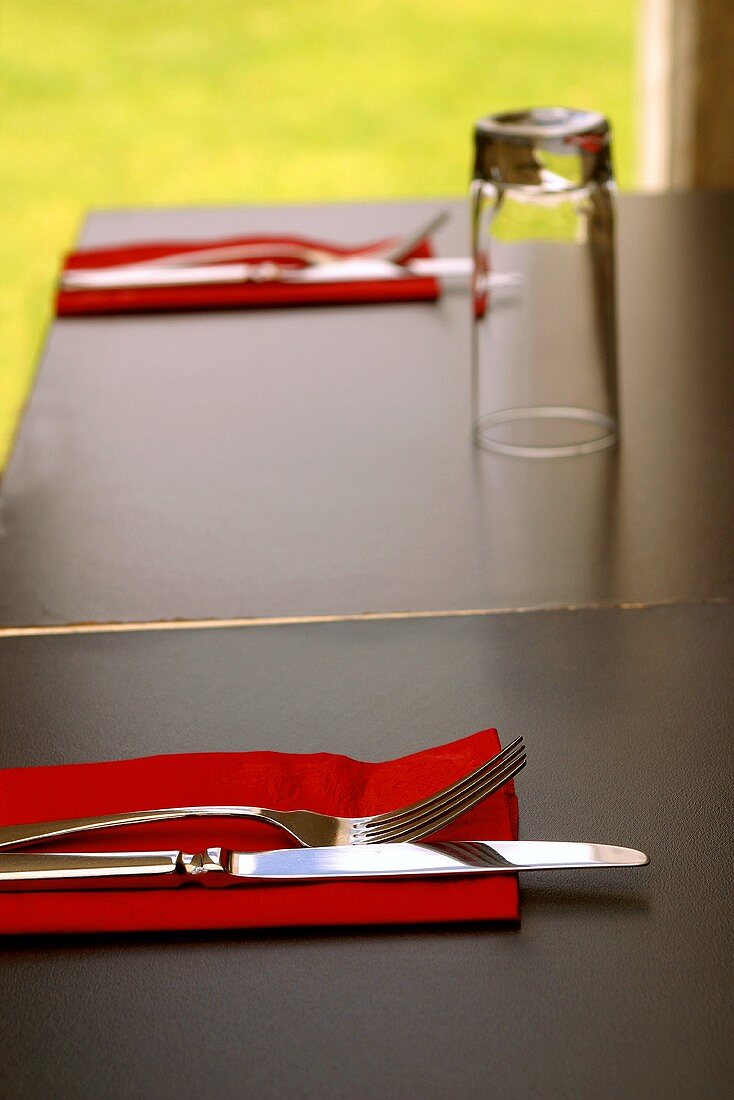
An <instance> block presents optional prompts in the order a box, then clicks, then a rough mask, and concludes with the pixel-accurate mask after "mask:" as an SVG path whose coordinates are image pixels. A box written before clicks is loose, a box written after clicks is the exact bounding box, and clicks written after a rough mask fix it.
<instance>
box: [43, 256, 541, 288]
mask: <svg viewBox="0 0 734 1100" xmlns="http://www.w3.org/2000/svg"><path fill="white" fill-rule="evenodd" d="M473 271H474V261H473V260H472V258H471V257H470V256H431V257H421V258H417V259H414V260H409V261H406V262H405V263H397V262H395V261H391V260H385V259H374V258H372V257H366V258H364V259H351V258H350V259H345V260H335V261H332V262H325V263H319V264H314V265H312V266H311V267H302V268H295V267H287V266H285V265H282V264H277V263H271V262H270V261H263V262H258V263H250V264H248V263H227V264H216V265H210V266H205V265H202V266H199V267H171V268H166V267H161V266H153V265H150V266H146V267H143V265H142V264H141V265H128V266H125V267H108V268H79V269H74V270H70V271H65V272H63V274H62V275H61V278H60V285H61V287H62V289H63V290H133V289H141V288H144V287H174V286H202V285H212V284H219V285H221V284H231V283H273V282H279V283H291V284H313V283H352V282H375V281H383V280H387V281H392V280H396V279H410V278H441V279H461V280H468V279H469V278H470V277H471V275H472V273H473ZM520 282H521V278H520V276H519V275H517V274H492V275H489V276H488V277H487V283H488V286H489V288H490V289H492V288H494V289H497V288H499V287H513V286H518V285H519V284H520Z"/></svg>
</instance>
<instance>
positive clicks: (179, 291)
mask: <svg viewBox="0 0 734 1100" xmlns="http://www.w3.org/2000/svg"><path fill="white" fill-rule="evenodd" d="M381 243H383V242H381V241H375V242H372V244H371V245H361V246H359V247H358V248H357V247H353V248H345V247H344V246H343V245H336V244H332V243H330V242H329V243H327V242H324V241H316V240H313V239H311V238H306V237H234V238H228V239H226V240H216V241H211V240H209V241H164V242H158V243H153V244H132V245H122V246H117V247H114V248H87V249H83V250H80V251H78V252H71V253H69V255H68V256H66V258H65V260H64V270H65V271H72V270H76V269H80V268H98V267H117V266H120V265H121V264H131V263H137V262H141V261H144V260H157V259H162V258H164V257H166V256H171V255H173V254H174V253H178V252H192V253H193V252H204V251H208V250H209V249H210V248H216V247H219V246H226V247H229V246H231V245H241V244H247V245H262V246H263V257H264V258H267V259H268V260H273V261H275V262H282V263H284V264H288V266H290V267H296V268H298V267H304V266H305V264H303V263H299V262H297V261H296V262H294V260H293V258H292V256H289V255H288V254H287V253H285V254H284V255H283V256H282V257H280V258H279V257H278V253H277V249H278V246H279V245H286V246H288V245H291V246H292V245H304V246H306V247H309V248H329V249H331V250H332V251H333V252H334V253H336V257H335V258H337V259H338V258H339V257H342V256H350V255H352V254H353V253H355V252H358V251H359V252H361V251H362V250H363V249H365V248H368V247H373V248H376V247H378V246H379V245H380V244H381ZM432 255H433V253H432V250H431V248H430V245H429V244H428V243H427V242H425V241H424V242H423V243H421V244H420V245H419V246H418V247H417V248H415V249H414V250H413V252H411V253H410V255H409V256H408V257H405V258H406V259H414V258H416V257H427V256H432ZM366 258H367V257H366ZM190 262H191V264H192V266H193V265H195V264H196V259H195V258H192V259H191V261H190ZM212 266H214V265H212ZM439 293H440V288H439V284H438V283H437V281H436V280H435V279H430V278H404V279H385V280H373V281H367V282H361V283H359V282H351V283H349V282H345V283H308V284H298V283H278V282H263V283H246V282H242V283H218V284H217V283H207V284H202V285H200V286H196V285H195V286H171V287H139V288H136V289H128V290H63V289H61V290H59V291H58V294H57V296H56V312H57V314H58V316H60V317H65V316H74V315H77V316H78V315H82V314H90V313H91V314H95V313H166V312H175V311H187V310H206V309H250V308H253V307H256V306H294V305H317V304H321V305H334V304H338V303H343V304H355V303H359V302H423V301H435V300H436V299H437V298H438V296H439Z"/></svg>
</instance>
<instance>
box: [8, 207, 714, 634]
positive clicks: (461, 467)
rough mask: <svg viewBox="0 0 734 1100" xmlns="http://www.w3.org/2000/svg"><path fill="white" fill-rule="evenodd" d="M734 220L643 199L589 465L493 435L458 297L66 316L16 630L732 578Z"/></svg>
mask: <svg viewBox="0 0 734 1100" xmlns="http://www.w3.org/2000/svg"><path fill="white" fill-rule="evenodd" d="M441 205H442V204H441V203H439V202H434V203H372V204H355V205H345V206H321V207H284V208H279V209H277V210H275V209H272V208H271V209H267V208H261V209H253V208H246V209H245V208H243V209H219V210H216V209H215V210H161V211H131V212H109V213H97V214H94V215H92V216H91V218H90V219H89V221H88V223H87V225H86V227H85V231H84V237H83V239H84V241H85V242H86V243H88V244H92V243H95V244H98V243H102V242H109V243H114V242H120V241H124V240H129V239H131V238H138V239H146V238H148V239H150V238H160V237H162V236H181V235H186V236H191V237H201V236H211V235H218V234H219V235H221V234H227V233H232V232H246V231H250V230H252V231H267V230H288V229H291V230H294V231H301V232H310V233H314V234H322V235H324V236H327V237H328V236H333V237H336V238H343V239H353V240H360V239H368V238H370V237H371V236H378V235H380V234H382V233H386V232H390V231H392V230H398V229H403V230H404V229H405V228H406V227H409V226H412V225H414V224H417V223H419V222H420V220H421V219H422V218H424V217H425V216H426V214H427V212H428V211H429V210H431V209H436V208H438V207H440V206H441ZM447 205H449V206H450V208H451V209H452V212H453V218H452V221H451V223H450V225H449V226H448V227H446V228H445V229H444V230H442V232H441V233H440V235H439V237H438V246H439V248H440V251H441V252H443V253H444V254H453V253H457V252H460V253H465V252H466V248H467V226H466V210H465V204H464V202H462V201H454V202H452V203H448V204H447ZM733 214H734V195H732V194H725V193H722V194H717V193H708V194H707V193H699V194H687V195H686V194H680V195H665V196H647V197H641V196H624V197H623V198H622V199H621V201H620V218H619V227H620V232H619V259H620V263H619V267H620V272H621V280H620V282H621V287H620V317H621V384H622V406H623V407H622V416H623V433H624V436H623V443H622V445H621V447H620V448H619V449H617V450H615V451H613V452H609V453H606V454H599V455H592V456H586V457H583V458H577V459H564V460H555V461H552V462H537V461H536V462H533V461H527V460H525V461H523V460H511V459H510V460H508V459H503V458H498V457H494V456H490V455H486V454H483V453H480V452H478V451H477V450H476V449H475V448H474V447H472V445H471V444H470V443H469V441H468V430H469V409H468V393H469V385H468V361H469V351H468V347H469V321H468V303H467V300H466V295H465V294H462V293H456V292H449V293H446V294H445V295H444V297H443V299H442V300H441V302H440V303H438V304H411V305H389V306H370V307H363V306H362V307H339V308H321V309H306V308H304V309H289V310H282V311H258V312H251V313H244V312H241V313H210V314H205V315H204V314H199V315H173V316H171V315H169V316H157V317H153V316H146V317H124V318H96V319H65V320H63V321H59V322H56V323H55V324H54V325H53V327H52V330H51V333H50V336H49V339H48V343H47V346H46V349H45V352H44V355H43V361H42V365H41V369H40V374H39V377H38V381H37V385H36V388H35V392H34V395H33V398H32V400H31V403H30V406H29V409H28V411H27V414H26V417H25V421H24V424H23V427H22V430H21V432H20V437H19V440H18V444H17V448H16V451H15V454H14V457H13V459H12V461H11V464H10V467H9V469H8V471H7V474H6V477H5V479H4V483H3V486H2V491H1V492H0V626H5V627H15V626H28V625H46V626H52V625H54V624H63V623H79V622H109V621H128V622H130V621H132V622H135V621H142V620H152V621H156V620H166V619H177V618H181V619H208V618H226V619H229V618H239V617H249V616H254V617H272V616H275V617H278V616H281V615H288V616H298V615H306V616H308V615H325V614H352V613H363V612H369V611H375V612H386V611H388V612H389V611H406V610H407V611H420V610H455V609H469V608H497V607H512V608H515V607H528V606H538V605H542V606H551V605H564V606H566V605H596V604H609V603H612V604H613V603H626V602H643V603H649V602H664V601H669V600H681V599H683V600H686V599H712V598H720V597H731V596H732V595H733V594H734V558H733V556H732V552H731V548H732V541H733V539H732V536H733V535H734V478H733V477H732V447H733V446H734V444H733V440H734V433H733V432H732V430H731V426H732V423H733V422H734V386H732V384H731V355H732V348H733V347H734V311H732V309H731V302H730V297H731V286H732V283H733V281H734V279H733V276H734V216H732V215H733Z"/></svg>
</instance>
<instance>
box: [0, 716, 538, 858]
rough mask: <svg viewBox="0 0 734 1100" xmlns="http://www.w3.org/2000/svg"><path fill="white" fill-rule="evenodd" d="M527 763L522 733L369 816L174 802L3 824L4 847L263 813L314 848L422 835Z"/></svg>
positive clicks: (0, 843) (467, 807) (0, 838)
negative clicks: (425, 790) (432, 789)
mask: <svg viewBox="0 0 734 1100" xmlns="http://www.w3.org/2000/svg"><path fill="white" fill-rule="evenodd" d="M525 762H526V754H525V746H524V745H523V739H522V737H518V738H517V739H516V740H515V741H513V742H512V743H511V744H509V745H507V746H506V747H505V748H504V749H502V750H501V751H500V752H499V753H497V755H496V756H493V757H492V758H491V759H490V760H488V761H487V762H486V763H484V764H482V765H481V766H480V767H478V768H475V769H474V771H472V772H469V774H468V775H465V776H463V778H461V779H459V780H457V781H456V782H455V783H452V784H451V785H450V786H448V787H446V788H445V789H444V790H441V791H438V792H437V793H436V794H433V795H431V796H430V797H428V798H424V799H421V801H420V802H415V803H413V804H412V805H410V806H404V807H402V808H400V809H396V810H389V811H388V812H386V813H380V814H373V815H372V816H370V817H355V818H351V817H331V816H329V815H328V814H322V813H316V812H315V811H313V810H277V809H267V808H264V807H259V806H174V807H168V808H166V809H155V810H131V811H129V812H126V813H114V814H102V815H98V816H95V817H81V818H72V819H68V820H64V821H45V822H43V821H42V822H29V823H28V824H22V825H4V826H2V827H0V848H14V847H19V846H21V845H28V844H35V843H38V842H39V841H43V840H51V839H52V838H54V837H63V836H71V835H73V834H75V833H83V832H90V831H92V830H95V831H96V830H97V829H108V828H112V827H114V826H120V825H141V824H144V823H145V822H152V821H173V820H180V819H182V818H200V817H244V818H259V819H261V820H263V821H267V822H268V823H269V824H271V825H276V826H279V827H280V828H281V829H285V831H286V832H287V833H290V835H291V836H292V837H293V838H294V839H295V840H297V841H298V842H299V843H300V844H303V845H305V846H308V847H316V848H323V847H327V846H331V845H367V844H385V843H391V844H392V843H396V842H398V841H411V840H420V839H422V838H423V837H426V836H429V835H430V834H431V833H435V832H437V831H438V830H439V829H441V828H443V827H444V826H445V825H448V824H449V823H450V822H452V821H453V820H454V819H455V818H457V817H459V815H460V814H463V813H465V812H466V811H467V810H470V809H471V808H472V806H476V805H477V803H479V802H482V801H484V799H485V798H488V797H489V795H491V794H493V793H494V792H495V791H496V790H498V789H499V788H500V787H502V786H503V785H504V784H505V783H507V782H509V780H510V779H512V778H513V776H515V775H517V773H518V772H519V771H520V769H521V768H523V767H524V766H525Z"/></svg>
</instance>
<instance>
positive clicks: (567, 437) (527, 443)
mask: <svg viewBox="0 0 734 1100" xmlns="http://www.w3.org/2000/svg"><path fill="white" fill-rule="evenodd" d="M617 439H618V430H617V422H616V421H615V420H613V419H612V417H611V416H607V415H606V414H605V413H600V412H596V411H595V410H594V409H579V408H575V407H574V406H567V405H533V406H530V407H528V408H525V409H522V408H520V409H500V410H499V411H498V412H494V413H489V414H488V415H487V416H483V417H481V418H480V419H479V420H478V421H477V423H476V425H475V426H474V442H475V443H476V445H477V447H481V448H482V450H484V451H492V452H494V454H500V455H516V456H517V457H519V458H566V457H568V456H571V455H586V454H592V453H593V452H594V451H603V450H604V449H605V448H606V447H611V446H612V445H613V444H614V443H616V442H617Z"/></svg>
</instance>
